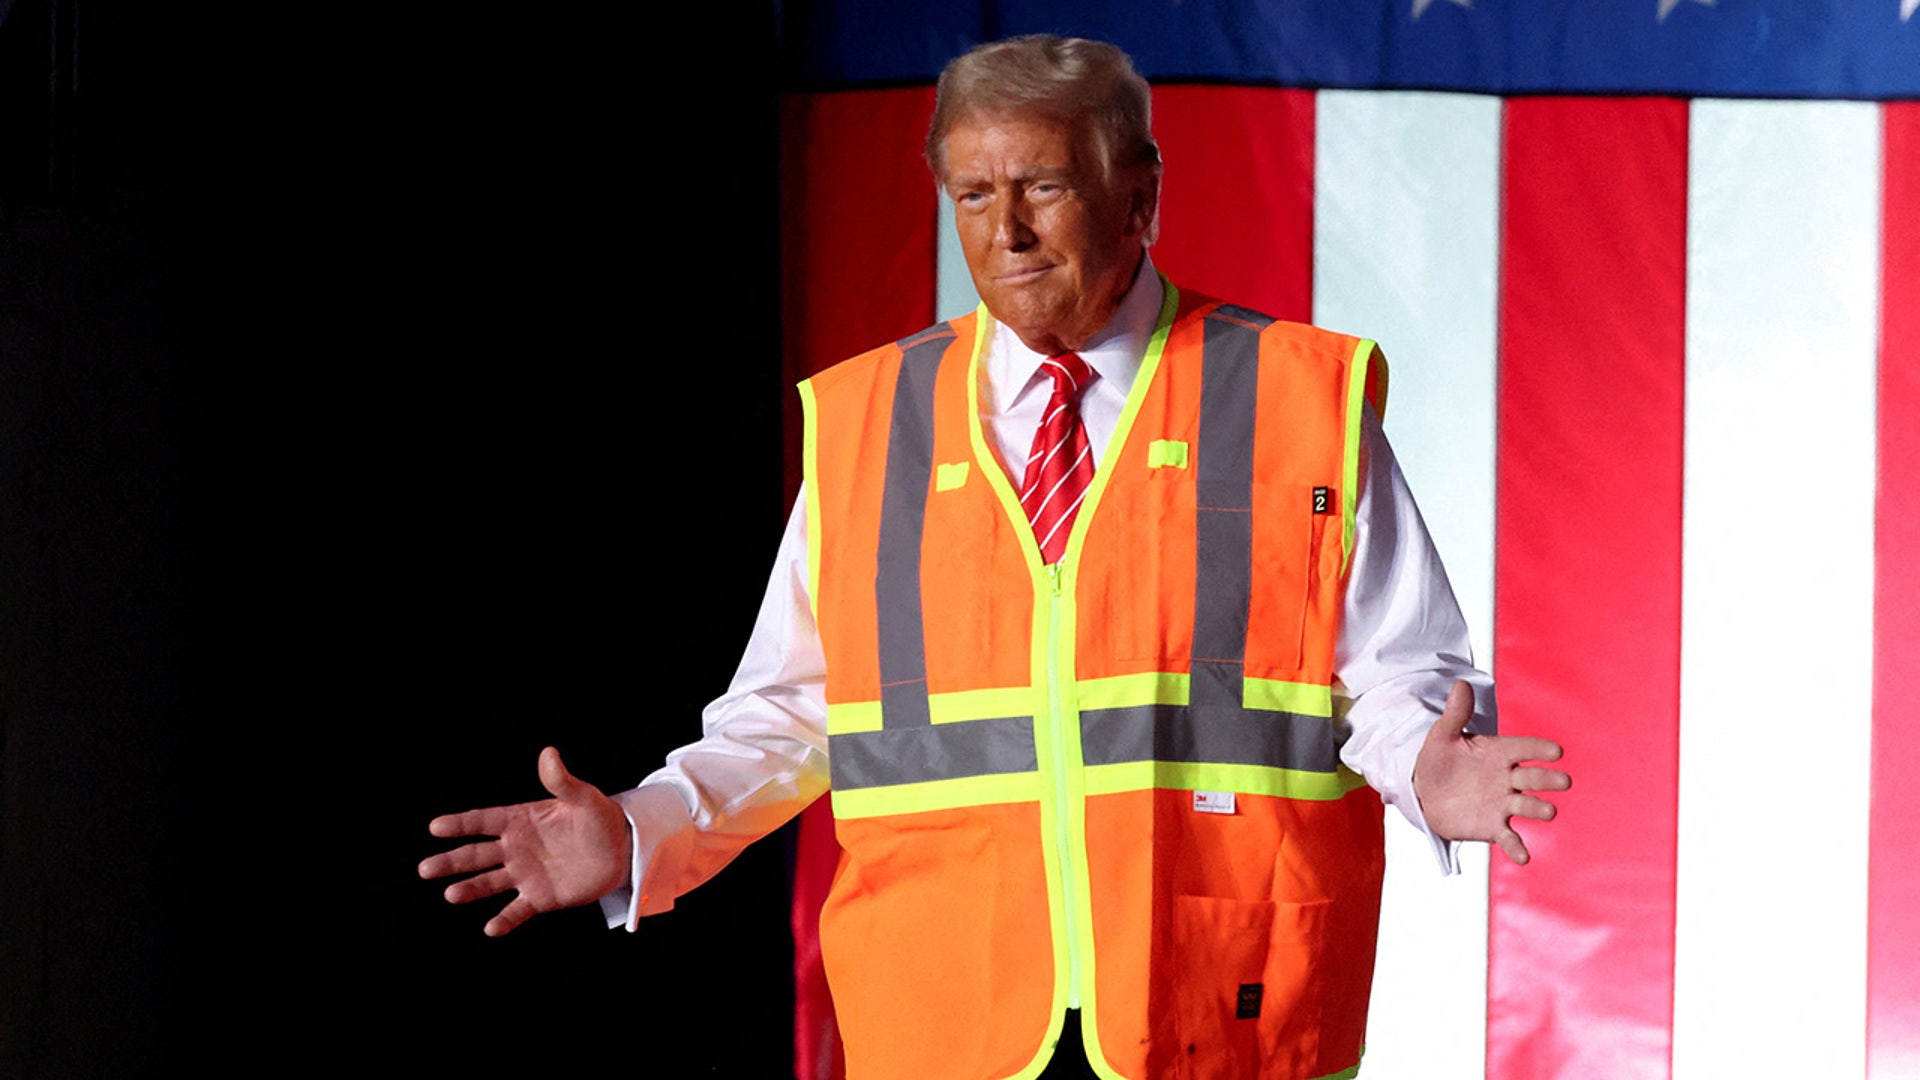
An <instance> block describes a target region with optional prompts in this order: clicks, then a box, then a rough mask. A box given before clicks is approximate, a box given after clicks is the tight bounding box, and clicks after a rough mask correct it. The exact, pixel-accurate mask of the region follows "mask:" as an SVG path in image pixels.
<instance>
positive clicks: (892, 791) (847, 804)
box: [833, 772, 1040, 818]
mask: <svg viewBox="0 0 1920 1080" xmlns="http://www.w3.org/2000/svg"><path fill="white" fill-rule="evenodd" d="M1039 798H1040V774H1039V773H1037V772H1022V773H990V774H988V775H986V776H962V777H957V778H955V779H951V780H928V781H925V782H923V783H918V784H892V785H889V786H887V787H867V788H849V789H847V790H844V791H835V792H834V793H833V816H834V817H836V818H867V817H886V816H888V815H891V814H917V813H923V812H925V811H928V810H953V809H957V808H959V807H962V806H989V805H992V804H994V803H1010V802H1037V801H1038V800H1039Z"/></svg>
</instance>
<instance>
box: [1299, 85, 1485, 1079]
mask: <svg viewBox="0 0 1920 1080" xmlns="http://www.w3.org/2000/svg"><path fill="white" fill-rule="evenodd" d="M1314 130H1315V133H1316V135H1315V139H1316V145H1315V149H1314V154H1315V181H1314V219H1313V229H1314V260H1313V321H1314V322H1315V323H1317V324H1319V325H1321V326H1324V327H1327V328H1329V329H1333V330H1340V331H1344V332H1347V333H1353V334H1359V335H1361V336H1364V337H1370V338H1373V339H1374V340H1376V341H1378V342H1380V346H1381V349H1382V351H1384V352H1385V353H1386V356H1387V362H1388V364H1389V368H1390V371H1391V377H1390V379H1389V383H1388V385H1389V388H1390V392H1389V394H1388V399H1387V416H1388V418H1389V422H1388V424H1387V429H1388V432H1389V435H1390V438H1391V440H1392V443H1393V448H1394V452H1395V455H1396V456H1397V457H1398V458H1399V461H1400V465H1401V468H1402V469H1403V471H1405V473H1406V475H1407V481H1408V483H1409V485H1410V486H1411V487H1412V489H1413V491H1414V494H1415V495H1416V496H1418V498H1419V499H1420V507H1421V510H1422V512H1423V514H1424V516H1425V517H1426V521H1427V526H1428V528H1429V529H1430V530H1431V531H1432V534H1433V538H1434V542H1435V544H1436V545H1437V546H1438V547H1439V550H1440V554H1441V557H1442V558H1443V559H1444V560H1445V562H1446V566H1447V573H1448V576H1449V577H1450V578H1451V579H1452V582H1453V587H1454V593H1455V595H1456V596H1457V597H1458V598H1459V600H1460V606H1461V610H1462V611H1463V612H1464V613H1465V614H1466V617H1467V623H1468V625H1469V626H1470V627H1471V628H1472V631H1473V645H1474V654H1475V656H1476V657H1477V658H1478V660H1479V662H1480V663H1481V664H1482V665H1483V666H1485V665H1488V664H1490V663H1491V662H1492V658H1493V485H1494V416H1495V408H1494V394H1495V370H1496V368H1495V360H1496V357H1497V355H1498V349H1497V346H1496V341H1495V312H1496V310H1497V306H1498V304H1497V289H1498V263H1499V247H1498V243H1499V241H1498V236H1499V232H1498V230H1499V191H1500V102H1499V100H1498V99H1497V98H1491V97H1483V96H1476V95H1467V94H1434V93H1362V92H1353V91H1335V90H1323V91H1321V92H1320V94H1319V96H1318V101H1317V112H1316V118H1315V123H1314ZM1388 817H1389V818H1393V819H1395V821H1396V822H1397V823H1389V825H1388V827H1387V848H1388V852H1387V880H1386V887H1385V894H1384V896H1383V897H1382V900H1381V923H1380V948H1379V959H1378V961H1377V966H1376V969H1375V975H1374V988H1373V1006H1372V1010H1371V1012H1370V1015H1369V1017H1368V1028H1369V1029H1370V1030H1371V1031H1374V1032H1379V1033H1381V1037H1380V1038H1378V1039H1372V1040H1369V1042H1368V1045H1367V1057H1366V1069H1365V1075H1366V1076H1368V1077H1370V1078H1377V1080H1397V1078H1409V1077H1418V1078H1422V1080H1451V1078H1459V1080H1467V1078H1478V1077H1481V1076H1483V1075H1484V1074H1485V1060H1486V1042H1485V1039H1484V1038H1482V1037H1481V1035H1480V1032H1482V1031H1484V1030H1485V1027H1486V970H1487V848H1486V847H1484V846H1483V845H1478V844H1474V845H1469V846H1468V847H1467V848H1466V849H1465V850H1464V851H1463V852H1462V853H1461V871H1462V876H1461V877H1460V878H1457V879H1456V878H1443V877H1442V876H1440V874H1439V873H1438V872H1437V870H1436V868H1435V867H1434V864H1433V854H1432V849H1431V848H1430V847H1429V845H1428V844H1427V842H1426V840H1425V838H1424V837H1421V836H1419V835H1418V834H1417V833H1415V832H1414V830H1412V829H1410V828H1407V827H1406V826H1405V823H1404V822H1399V821H1398V814H1396V813H1389V814H1388Z"/></svg>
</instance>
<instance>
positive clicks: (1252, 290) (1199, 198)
mask: <svg viewBox="0 0 1920 1080" xmlns="http://www.w3.org/2000/svg"><path fill="white" fill-rule="evenodd" d="M1313 97H1314V96H1313V92H1312V91H1310V90H1274V89H1269V88H1264V87H1246V86H1160V87H1155V88H1154V91H1153V111H1154V116H1153V129H1154V134H1155V135H1156V136H1157V137H1158V139H1159V141H1160V152H1161V157H1162V158H1163V159H1165V160H1166V161H1167V162H1168V163H1169V164H1168V167H1167V173H1166V177H1165V178H1164V180H1163V181H1162V184H1161V187H1162V191H1161V194H1160V219H1161V221H1162V223H1163V225H1164V228H1163V237H1162V239H1161V241H1160V242H1159V243H1158V244H1156V245H1155V247H1154V249H1153V260H1154V263H1155V264H1156V265H1157V266H1158V267H1159V268H1160V269H1161V270H1163V271H1165V272H1166V275H1167V277H1169V278H1171V279H1172V280H1173V281H1175V282H1177V283H1179V284H1180V285H1181V286H1182V287H1184V288H1191V289H1196V290H1198V291H1200V292H1203V293H1207V294H1209V295H1212V296H1219V297H1222V298H1224V299H1228V300H1232V301H1233V302H1234V303H1236V304H1246V305H1248V306H1250V307H1253V308H1257V309H1259V310H1261V311H1264V312H1266V313H1267V314H1269V315H1272V316H1273V317H1275V318H1279V319H1294V320H1298V321H1301V322H1305V321H1307V320H1308V319H1309V318H1310V317H1311V316H1312V314H1313V117H1314V106H1313Z"/></svg>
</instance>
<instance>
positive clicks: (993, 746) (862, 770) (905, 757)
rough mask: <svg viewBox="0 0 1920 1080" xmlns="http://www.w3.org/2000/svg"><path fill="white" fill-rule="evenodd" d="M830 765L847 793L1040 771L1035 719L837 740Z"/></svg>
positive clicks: (838, 786) (831, 746)
mask: <svg viewBox="0 0 1920 1080" xmlns="http://www.w3.org/2000/svg"><path fill="white" fill-rule="evenodd" d="M923 697H924V695H923ZM827 761H828V763H829V764H830V766H831V767H832V770H833V781H832V782H833V786H834V788H836V789H838V790H841V791H846V790H848V789H851V788H864V787H881V786H884V785H887V784H917V783H921V782H923V781H927V780H951V779H955V778H957V777H963V776H985V775H987V774H989V773H1016V772H1032V771H1034V770H1035V769H1037V768H1039V764H1038V762H1036V761H1035V759H1034V751H1033V717H1031V716H1006V717H1001V718H999V719H994V720H963V721H960V722H958V723H953V724H941V725H939V726H938V727H931V726H929V727H918V728H914V727H908V728H897V729H890V730H882V731H862V732H855V733H852V734H848V735H834V736H831V737H829V738H828V740H827Z"/></svg>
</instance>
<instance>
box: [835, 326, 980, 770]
mask: <svg viewBox="0 0 1920 1080" xmlns="http://www.w3.org/2000/svg"><path fill="white" fill-rule="evenodd" d="M953 337H954V334H953V327H952V326H950V325H948V324H946V323H942V324H941V325H939V326H936V327H934V328H933V329H931V330H928V331H926V332H925V333H923V334H920V335H918V336H916V337H911V338H908V339H907V340H905V341H902V342H901V343H900V348H901V352H902V355H901V357H900V374H899V377H898V378H897V379H896V380H895V381H894V384H893V422H892V425H891V428H890V434H889V435H888V437H887V474H886V487H885V489H884V491H883V493H882V494H881V497H880V542H879V562H878V567H877V569H876V571H875V574H874V580H873V593H874V601H875V603H876V604H877V605H878V611H877V614H878V616H879V628H878V629H879V633H880V717H881V720H880V722H881V724H882V725H884V726H885V727H887V728H904V727H921V728H924V727H926V726H927V725H928V724H930V723H931V722H932V721H931V720H930V718H929V717H928V715H927V639H926V634H925V622H924V620H923V618H922V615H921V611H920V537H921V535H922V533H923V532H924V531H925V526H926V513H927V476H928V474H929V473H931V472H932V471H933V387H934V381H935V379H936V377H937V376H938V374H939V372H940V357H941V356H943V355H944V354H945V353H946V351H947V343H948V342H950V341H952V340H953ZM834 773H835V776H836V777H837V776H838V774H839V770H838V769H837V768H836V769H835V770H834Z"/></svg>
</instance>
